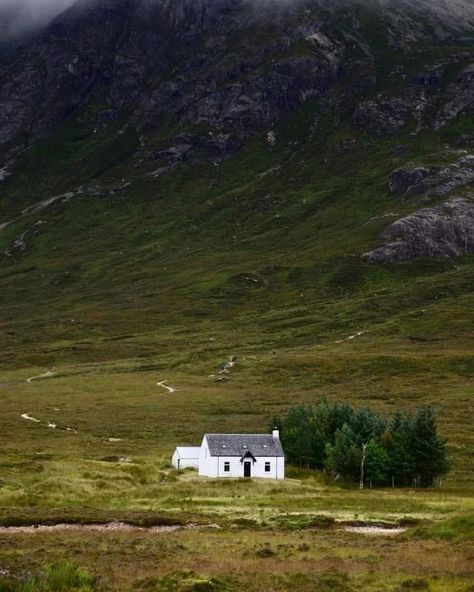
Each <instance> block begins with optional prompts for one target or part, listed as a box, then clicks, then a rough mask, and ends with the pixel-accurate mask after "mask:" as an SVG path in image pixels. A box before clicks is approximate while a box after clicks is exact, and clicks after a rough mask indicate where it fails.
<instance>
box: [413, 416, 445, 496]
mask: <svg viewBox="0 0 474 592" xmlns="http://www.w3.org/2000/svg"><path fill="white" fill-rule="evenodd" d="M411 455H412V458H413V464H414V471H415V475H416V478H417V482H418V483H419V485H420V486H421V487H431V486H433V485H434V483H435V481H436V479H437V478H438V477H440V476H441V475H445V474H446V473H447V472H448V471H449V462H448V457H447V448H446V440H443V439H442V438H440V437H439V436H438V425H437V419H436V414H435V412H434V410H433V409H432V407H427V406H425V407H422V408H421V409H420V410H419V411H418V413H417V415H416V417H415V420H414V422H413V429H412V437H411Z"/></svg>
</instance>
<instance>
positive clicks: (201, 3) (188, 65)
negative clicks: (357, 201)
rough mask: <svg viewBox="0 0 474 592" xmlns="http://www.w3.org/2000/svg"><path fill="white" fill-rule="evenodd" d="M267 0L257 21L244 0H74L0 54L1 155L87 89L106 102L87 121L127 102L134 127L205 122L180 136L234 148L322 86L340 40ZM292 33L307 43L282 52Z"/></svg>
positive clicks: (100, 122) (79, 101)
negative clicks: (38, 31) (0, 57)
mask: <svg viewBox="0 0 474 592" xmlns="http://www.w3.org/2000/svg"><path fill="white" fill-rule="evenodd" d="M314 3H317V2H314ZM279 7H280V8H279V10H275V11H272V12H271V13H270V12H268V13H266V18H265V19H263V17H262V16H259V15H258V14H256V13H255V8H254V6H253V5H252V3H248V2H245V1H244V0H212V1H211V0H174V1H173V2H171V1H170V0H154V1H153V2H142V1H139V0H80V1H79V2H78V3H77V4H75V5H74V6H73V7H72V8H71V9H70V10H69V11H67V12H66V13H65V14H64V15H62V16H60V17H59V18H58V19H57V20H56V21H54V22H53V23H52V24H51V25H50V26H49V28H48V29H47V30H46V32H45V33H44V34H43V35H41V36H39V37H38V38H36V39H35V40H33V41H32V42H30V43H28V44H27V45H26V46H25V47H24V48H22V49H20V50H18V51H17V52H16V53H15V54H14V56H13V58H10V59H9V60H7V61H6V63H5V64H4V65H3V67H2V65H1V63H0V146H1V147H3V152H4V154H6V153H7V151H8V150H9V149H10V148H11V147H12V146H13V145H15V144H16V145H18V144H19V143H20V142H22V141H24V140H27V141H28V142H29V143H30V142H31V140H32V139H33V138H35V137H37V136H38V135H40V134H42V133H44V132H45V131H46V130H48V129H49V128H51V127H53V126H54V125H56V124H57V123H60V122H61V121H62V120H63V119H64V118H65V117H66V116H67V115H68V114H70V113H71V112H73V111H74V110H76V109H77V108H80V107H81V105H84V104H86V103H87V102H88V101H91V100H95V97H96V95H97V93H100V94H101V95H102V96H101V102H102V101H103V100H104V98H105V101H106V103H107V108H106V109H104V110H103V111H101V112H100V113H98V114H97V116H96V120H95V121H94V122H93V124H92V125H93V127H94V128H101V127H103V126H104V125H107V124H108V123H109V122H111V121H115V120H117V119H118V117H119V116H120V114H121V113H122V112H123V110H127V113H128V115H127V117H128V118H129V119H130V121H131V122H133V125H134V126H135V128H136V129H137V132H138V133H140V134H143V133H144V134H147V133H148V132H150V131H153V130H156V128H157V126H159V122H160V121H162V119H163V118H166V119H167V121H170V120H173V121H174V122H176V123H181V124H183V125H186V124H189V125H200V126H206V127H207V128H209V130H210V131H211V132H212V136H209V135H208V134H206V135H205V136H204V137H202V138H201V139H199V140H196V141H194V142H193V143H191V144H189V143H188V144H186V145H187V146H191V149H192V150H193V149H194V148H195V145H196V144H199V147H200V149H203V148H204V149H207V150H209V151H210V152H211V153H212V152H214V153H215V152H217V151H222V150H223V149H224V150H233V149H235V148H236V147H238V146H240V145H242V144H243V143H244V142H245V141H246V140H247V139H248V138H249V137H250V136H251V135H252V134H254V133H255V132H256V131H259V130H262V129H264V128H265V126H267V125H269V124H271V122H274V121H277V120H278V119H279V118H281V117H282V116H284V115H285V114H286V113H288V111H290V110H292V109H295V108H297V107H299V106H300V105H301V104H303V103H304V102H305V101H307V100H308V99H310V98H313V97H317V96H319V95H320V94H321V93H324V92H325V91H326V90H327V89H328V88H329V87H330V86H331V85H332V84H334V82H336V81H337V80H338V77H339V74H340V70H341V58H342V51H343V49H344V48H343V47H342V46H341V44H340V43H339V42H331V41H330V40H329V39H327V38H326V37H325V36H324V35H322V34H319V33H318V23H317V22H315V23H314V24H311V23H310V24H305V25H304V26H302V25H301V18H300V13H299V12H298V11H293V10H291V8H289V7H285V6H284V5H283V4H279ZM267 29H268V30H271V31H272V36H273V41H271V42H270V43H265V44H262V43H261V41H260V38H259V34H257V33H256V31H259V33H260V34H263V35H265V34H266V31H267ZM229 36H230V38H231V39H230V40H231V42H232V43H233V44H234V45H235V46H236V48H237V49H238V51H236V52H235V53H232V52H229V49H228V45H229V39H228V37H229ZM301 42H306V43H308V44H310V45H313V47H314V52H311V51H309V52H308V55H307V56H292V55H291V47H292V46H293V45H294V44H296V43H301ZM316 52H317V55H316ZM285 54H289V55H287V56H286V55H285ZM104 89H107V90H106V95H105V97H104V96H103V93H104ZM210 139H211V140H212V141H210ZM182 148H183V144H182V142H180V141H178V143H177V144H174V143H172V144H171V146H170V148H169V150H170V151H171V152H174V153H176V154H175V156H176V158H175V159H173V158H171V160H176V159H177V160H180V159H182V158H183V157H184V155H183V152H182ZM147 156H148V157H149V155H144V157H145V158H147ZM170 157H172V154H171V153H170V154H168V155H167V156H166V158H168V159H169V158H170ZM1 164H2V163H1V162H0V165H1Z"/></svg>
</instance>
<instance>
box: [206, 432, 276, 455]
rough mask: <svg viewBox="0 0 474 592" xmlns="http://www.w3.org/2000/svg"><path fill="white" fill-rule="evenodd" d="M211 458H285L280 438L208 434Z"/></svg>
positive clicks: (267, 435) (263, 435)
mask: <svg viewBox="0 0 474 592" xmlns="http://www.w3.org/2000/svg"><path fill="white" fill-rule="evenodd" d="M204 437H205V438H206V440H207V444H208V446H209V451H210V453H211V456H239V457H242V456H243V455H244V454H245V453H246V452H251V453H252V455H253V456H285V454H284V452H283V448H282V447H281V442H280V439H279V438H275V437H273V436H272V435H271V434H206V435H205V436H204Z"/></svg>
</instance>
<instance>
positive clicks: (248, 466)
mask: <svg viewBox="0 0 474 592" xmlns="http://www.w3.org/2000/svg"><path fill="white" fill-rule="evenodd" d="M251 476H252V463H251V461H249V460H246V461H245V462H244V477H251Z"/></svg>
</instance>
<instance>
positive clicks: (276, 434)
mask: <svg viewBox="0 0 474 592" xmlns="http://www.w3.org/2000/svg"><path fill="white" fill-rule="evenodd" d="M272 436H273V437H274V438H276V439H277V440H279V439H280V432H279V430H278V428H273V432H272Z"/></svg>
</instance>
